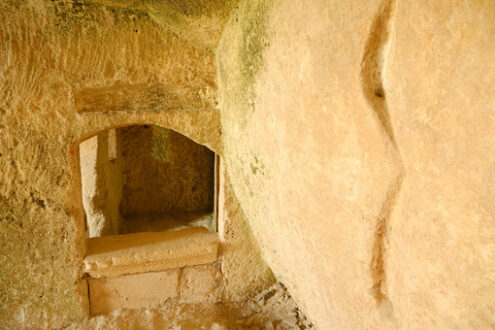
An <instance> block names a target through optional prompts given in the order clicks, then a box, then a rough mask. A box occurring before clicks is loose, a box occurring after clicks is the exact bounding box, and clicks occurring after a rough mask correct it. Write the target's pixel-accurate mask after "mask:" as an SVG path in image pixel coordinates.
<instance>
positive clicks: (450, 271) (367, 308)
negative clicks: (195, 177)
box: [217, 0, 495, 329]
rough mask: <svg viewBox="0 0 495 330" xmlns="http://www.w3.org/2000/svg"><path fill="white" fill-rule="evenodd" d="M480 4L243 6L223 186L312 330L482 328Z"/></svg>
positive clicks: (488, 290)
mask: <svg viewBox="0 0 495 330" xmlns="http://www.w3.org/2000/svg"><path fill="white" fill-rule="evenodd" d="M494 22H495V4H494V3H493V2H491V1H471V2H462V3H454V2H450V1H442V0H438V1H433V2H431V1H391V0H385V1H348V2H342V1H312V2H311V3H310V4H309V3H306V2H297V1H282V0H278V1H264V0H258V1H242V2H241V3H240V5H239V8H238V9H237V10H236V11H235V12H234V13H233V15H232V16H231V19H230V21H229V23H228V25H227V27H226V29H225V32H224V34H223V37H222V40H221V42H220V45H219V47H218V49H217V65H218V70H219V71H218V72H219V87H220V104H219V107H220V109H221V112H222V115H221V122H222V132H223V141H224V152H225V159H226V164H227V165H226V167H227V171H228V173H229V176H230V179H231V181H232V187H233V190H234V191H235V193H236V195H237V196H238V197H239V201H240V205H241V207H242V209H243V211H244V212H245V214H246V216H247V219H248V220H249V223H250V225H251V228H252V229H253V232H254V236H255V237H256V239H257V241H258V242H259V244H260V246H261V250H262V254H263V257H264V258H265V259H266V260H267V262H268V264H269V265H270V266H271V268H272V270H273V272H274V274H275V276H276V277H277V278H278V279H280V280H281V281H282V282H283V283H284V284H285V285H286V286H287V287H288V289H289V291H290V292H291V294H292V295H293V296H294V297H295V299H296V300H297V301H298V303H299V304H300V306H301V307H302V308H303V309H304V311H305V312H306V313H307V314H308V316H309V317H310V319H311V320H312V321H313V322H314V323H315V324H316V325H317V326H318V327H319V328H320V329H387V328H403V329H409V328H413V329H433V328H437V329H446V328H449V329H453V328H462V329H488V328H492V327H493V326H495V318H494V316H493V315H494V313H493V310H494V308H495V304H494V302H495V282H494V278H493V273H494V270H495V268H494V267H495V262H494V259H493V256H494V253H495V245H494V244H493V242H494V239H495V222H494V218H493V216H494V213H495V209H494V203H493V201H494V197H495V196H494V193H495V190H494V189H493V187H494V183H495V176H494V170H493V169H494V164H495V154H494V153H493V147H494V145H495V112H494V109H495V98H494V95H493V86H494V84H495V71H494V70H493V62H494V60H495V47H494V43H493V36H494V35H495V23H494Z"/></svg>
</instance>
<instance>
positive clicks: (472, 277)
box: [386, 1, 495, 329]
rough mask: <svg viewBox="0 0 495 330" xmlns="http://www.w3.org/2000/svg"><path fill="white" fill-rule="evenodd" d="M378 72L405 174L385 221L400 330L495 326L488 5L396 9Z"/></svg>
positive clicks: (494, 28)
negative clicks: (381, 75) (394, 206)
mask: <svg viewBox="0 0 495 330" xmlns="http://www.w3.org/2000/svg"><path fill="white" fill-rule="evenodd" d="M394 21H395V22H394V29H393V36H392V42H391V46H390V53H389V56H388V61H387V62H388V66H387V72H386V81H387V89H389V93H388V94H387V95H388V103H389V106H390V109H391V110H392V124H393V126H394V127H395V131H396V137H397V143H398V145H399V149H400V151H401V154H402V157H403V159H404V166H405V168H406V177H405V180H404V184H403V188H402V191H401V194H400V198H399V200H398V203H397V209H396V212H394V216H393V218H392V219H391V222H392V227H391V231H390V247H389V251H390V252H389V258H388V259H387V261H386V272H387V273H388V279H389V280H388V281H389V293H390V299H391V300H392V302H393V305H394V310H395V314H396V317H397V319H398V320H399V321H400V324H401V325H402V326H403V327H404V328H416V329H428V328H429V329H431V328H437V329H490V328H493V327H494V326H495V313H494V311H495V277H494V274H495V258H494V256H495V222H494V216H495V203H494V201H495V189H494V187H495V153H494V147H495V94H494V86H495V69H494V66H493V63H494V62H495V47H494V46H495V44H494V36H495V3H494V2H493V1H467V2H462V3H453V2H450V1H434V2H429V1H414V2H403V1H398V2H397V9H396V13H395V18H394Z"/></svg>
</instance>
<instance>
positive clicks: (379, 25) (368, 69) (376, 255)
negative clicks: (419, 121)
mask: <svg viewBox="0 0 495 330" xmlns="http://www.w3.org/2000/svg"><path fill="white" fill-rule="evenodd" d="M394 8H395V0H385V1H383V2H382V3H381V5H380V7H379V9H378V12H377V14H376V16H375V19H374V21H373V25H372V26H371V29H370V35H369V36H368V40H367V42H366V47H365V50H364V54H363V59H362V61H361V84H362V89H363V94H364V96H365V98H366V100H367V102H368V104H369V105H370V107H371V108H372V110H373V111H374V113H375V114H376V116H377V119H378V121H379V122H380V125H381V126H382V128H383V130H384V131H385V133H386V135H387V136H388V138H389V140H390V142H391V143H392V146H393V148H394V151H395V154H396V156H397V159H398V160H399V163H400V167H401V171H400V173H399V174H398V175H397V176H396V177H395V179H394V180H393V181H392V182H391V184H390V187H389V189H388V191H387V194H386V196H385V201H384V202H383V205H382V208H381V211H380V214H379V216H378V220H377V224H376V229H375V238H374V243H373V250H372V258H371V262H370V271H371V276H372V279H373V286H372V288H371V294H372V296H373V297H374V299H375V301H376V303H377V305H378V308H379V311H380V312H381V315H382V316H384V317H385V318H387V319H389V320H392V321H394V320H395V317H394V313H393V305H392V302H391V300H390V298H389V297H388V296H387V294H386V271H385V268H386V267H385V258H386V253H387V244H386V240H387V237H388V234H389V227H390V223H389V222H390V217H391V214H392V211H393V209H394V207H395V205H396V202H397V199H398V196H399V193H400V190H401V187H402V182H403V179H404V171H403V166H402V161H401V158H400V151H399V148H398V145H397V142H396V140H395V136H394V131H393V128H392V123H391V119H390V113H389V109H388V107H387V102H386V90H385V88H384V83H383V74H384V69H385V64H386V56H387V48H388V45H389V36H390V29H391V21H392V20H391V18H392V16H393V11H394Z"/></svg>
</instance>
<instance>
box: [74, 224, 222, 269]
mask: <svg viewBox="0 0 495 330" xmlns="http://www.w3.org/2000/svg"><path fill="white" fill-rule="evenodd" d="M87 244H88V246H87V254H86V257H85V258H84V271H85V272H86V273H87V274H89V275H90V276H91V277H93V278H99V277H118V276H122V275H127V274H137V273H145V272H157V271H162V270H165V269H171V268H182V267H186V266H194V265H203V264H210V263H214V262H216V261H217V259H218V246H219V239H218V234H217V233H212V232H210V231H208V230H207V229H206V228H204V227H194V228H186V229H182V230H177V231H165V232H145V233H133V234H126V235H116V236H102V237H95V238H90V239H88V243H87Z"/></svg>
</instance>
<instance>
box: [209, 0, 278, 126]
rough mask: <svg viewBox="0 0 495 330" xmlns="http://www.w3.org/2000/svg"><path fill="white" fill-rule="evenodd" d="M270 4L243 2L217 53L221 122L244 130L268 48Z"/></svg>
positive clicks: (260, 1) (251, 109) (231, 19)
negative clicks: (233, 123) (235, 124)
mask: <svg viewBox="0 0 495 330" xmlns="http://www.w3.org/2000/svg"><path fill="white" fill-rule="evenodd" d="M271 6H272V5H271V2H270V1H267V0H258V1H253V0H246V1H241V2H240V3H239V5H238V7H237V8H236V10H235V11H234V12H233V14H232V16H231V18H230V20H229V23H228V25H227V27H226V30H225V32H224V35H223V36H222V40H221V42H220V45H219V47H218V50H217V58H218V61H217V65H218V75H219V83H220V88H221V90H220V93H221V104H222V109H221V110H222V111H223V115H222V117H223V118H222V121H224V122H225V125H226V126H229V125H230V121H232V122H236V123H237V124H238V125H239V128H244V127H245V126H246V124H247V121H248V118H249V116H250V115H251V114H252V113H253V112H254V111H255V109H256V107H255V105H256V97H257V95H256V89H255V84H256V80H257V79H258V76H259V74H260V72H262V70H263V68H264V66H265V59H264V53H265V51H266V49H267V47H268V46H269V40H270V32H269V28H268V20H269V15H270V10H271Z"/></svg>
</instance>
